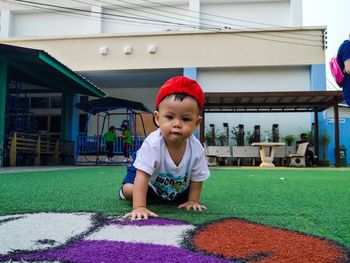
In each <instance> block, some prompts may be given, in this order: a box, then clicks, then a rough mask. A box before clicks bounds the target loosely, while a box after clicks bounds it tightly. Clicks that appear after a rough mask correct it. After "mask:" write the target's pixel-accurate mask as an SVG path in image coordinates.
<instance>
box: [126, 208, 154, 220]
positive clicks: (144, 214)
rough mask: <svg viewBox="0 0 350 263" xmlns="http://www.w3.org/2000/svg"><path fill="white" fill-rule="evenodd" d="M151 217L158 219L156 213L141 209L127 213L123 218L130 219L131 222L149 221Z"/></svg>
mask: <svg viewBox="0 0 350 263" xmlns="http://www.w3.org/2000/svg"><path fill="white" fill-rule="evenodd" d="M149 216H153V217H158V215H157V214H156V213H153V212H152V211H150V210H148V209H147V208H146V207H139V208H136V209H134V210H132V212H131V213H127V214H126V215H124V216H123V218H130V219H131V220H135V219H137V220H141V219H148V217H149Z"/></svg>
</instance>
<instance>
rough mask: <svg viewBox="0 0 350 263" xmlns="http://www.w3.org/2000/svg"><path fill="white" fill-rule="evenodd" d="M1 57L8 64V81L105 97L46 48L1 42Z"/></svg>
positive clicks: (97, 88)
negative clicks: (44, 49) (32, 47)
mask: <svg viewBox="0 0 350 263" xmlns="http://www.w3.org/2000/svg"><path fill="white" fill-rule="evenodd" d="M0 60H1V61H3V62H5V63H7V65H8V80H9V81H11V80H12V81H19V82H24V83H27V84H31V85H34V86H39V87H43V88H48V89H51V90H54V91H55V92H62V93H78V94H83V95H89V96H95V97H103V96H105V95H106V94H105V92H104V91H103V90H101V89H100V88H99V87H97V86H96V85H94V84H93V83H92V82H90V81H89V80H87V79H85V78H84V77H83V76H81V75H79V74H78V73H76V72H74V71H73V70H71V69H70V68H68V67H67V66H65V65H64V64H62V63H61V62H59V61H58V60H56V59H55V58H54V57H52V56H51V55H49V54H48V53H46V52H45V51H43V50H38V49H31V48H23V47H18V46H11V45H5V44H0Z"/></svg>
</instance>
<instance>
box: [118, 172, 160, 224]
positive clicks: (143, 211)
mask: <svg viewBox="0 0 350 263" xmlns="http://www.w3.org/2000/svg"><path fill="white" fill-rule="evenodd" d="M149 177H150V176H149V175H148V174H147V173H145V172H144V171H141V170H137V171H136V178H135V183H134V189H133V210H132V212H131V213H127V214H126V215H125V216H124V218H130V219H132V220H134V219H142V218H144V219H148V217H149V216H154V217H158V215H157V214H155V213H153V212H152V211H150V210H148V209H147V207H146V196H147V190H148V180H149Z"/></svg>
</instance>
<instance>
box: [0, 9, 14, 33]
mask: <svg viewBox="0 0 350 263" xmlns="http://www.w3.org/2000/svg"><path fill="white" fill-rule="evenodd" d="M11 25H12V12H11V11H10V10H1V20H0V26H1V30H0V37H2V38H9V37H11Z"/></svg>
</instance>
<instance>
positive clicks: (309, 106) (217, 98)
mask: <svg viewBox="0 0 350 263" xmlns="http://www.w3.org/2000/svg"><path fill="white" fill-rule="evenodd" d="M342 101H343V96H342V92H341V91H288V92H207V93H206V94H205V102H204V105H205V106H204V111H205V112H315V111H316V112H321V111H324V110H326V109H328V108H330V107H333V105H334V104H338V103H340V102H342Z"/></svg>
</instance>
